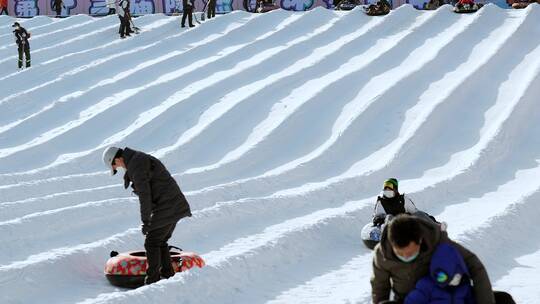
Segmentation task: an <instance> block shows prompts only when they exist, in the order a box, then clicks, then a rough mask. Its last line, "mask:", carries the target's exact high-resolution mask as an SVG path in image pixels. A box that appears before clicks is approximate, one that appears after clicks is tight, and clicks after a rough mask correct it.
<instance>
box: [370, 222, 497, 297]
mask: <svg viewBox="0 0 540 304" xmlns="http://www.w3.org/2000/svg"><path fill="white" fill-rule="evenodd" d="M443 243H448V244H450V245H451V246H452V247H454V248H456V249H457V251H459V253H460V255H461V256H462V257H463V260H464V261H465V264H466V267H467V269H468V271H469V274H470V278H471V280H472V283H473V291H474V299H475V300H476V303H478V304H494V303H495V297H494V294H493V290H492V289H491V282H490V280H489V277H488V274H487V272H486V269H485V268H484V265H483V264H482V262H481V261H480V259H478V257H477V256H476V255H475V254H474V253H472V252H471V251H469V250H468V249H466V248H465V247H463V246H461V245H459V244H458V243H456V242H454V241H452V240H450V238H449V237H448V234H447V233H446V231H442V230H441V228H440V226H439V225H437V224H436V223H434V222H433V221H430V220H428V219H424V218H420V217H417V216H411V215H406V214H400V215H398V216H397V217H396V218H394V219H393V220H392V221H391V222H390V223H389V224H388V225H386V227H385V228H384V230H383V232H382V235H381V241H380V243H379V244H377V245H376V246H375V249H374V252H373V264H372V265H373V266H372V268H373V274H372V276H371V296H372V301H373V303H375V304H378V303H403V301H404V299H405V297H406V296H407V294H409V293H410V292H411V291H413V289H414V287H415V285H416V282H418V280H420V279H421V278H422V277H424V276H426V275H429V267H430V264H431V259H432V256H433V254H434V252H435V250H436V248H437V247H438V246H439V245H440V244H443ZM391 291H393V293H394V300H393V301H389V300H390V293H391ZM443 303H446V302H443Z"/></svg>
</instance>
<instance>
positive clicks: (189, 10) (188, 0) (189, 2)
mask: <svg viewBox="0 0 540 304" xmlns="http://www.w3.org/2000/svg"><path fill="white" fill-rule="evenodd" d="M182 5H183V7H184V14H183V15H182V27H186V17H187V18H188V20H189V27H194V26H195V25H194V24H193V0H182Z"/></svg>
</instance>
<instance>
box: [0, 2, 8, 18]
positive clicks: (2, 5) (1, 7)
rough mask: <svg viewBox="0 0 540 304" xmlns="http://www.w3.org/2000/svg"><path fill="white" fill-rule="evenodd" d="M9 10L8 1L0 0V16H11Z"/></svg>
mask: <svg viewBox="0 0 540 304" xmlns="http://www.w3.org/2000/svg"><path fill="white" fill-rule="evenodd" d="M7 8H8V2H7V0H0V15H4V13H5V14H6V15H9V13H8V10H7Z"/></svg>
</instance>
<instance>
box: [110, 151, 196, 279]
mask: <svg viewBox="0 0 540 304" xmlns="http://www.w3.org/2000/svg"><path fill="white" fill-rule="evenodd" d="M103 162H104V163H105V165H106V166H107V168H109V169H110V170H111V174H112V175H114V174H116V173H117V171H122V172H125V173H124V174H123V178H124V188H126V189H127V188H128V187H129V186H130V185H131V188H133V192H134V193H135V194H137V195H138V196H139V202H140V208H141V221H142V226H141V231H142V234H143V235H144V236H145V242H144V248H145V250H146V258H147V266H148V267H147V269H146V277H145V279H144V283H145V284H152V283H154V282H157V281H159V280H160V279H161V277H164V278H169V277H172V276H173V275H174V274H175V271H174V269H173V266H172V264H171V256H170V252H169V245H168V244H167V242H168V240H169V239H170V238H171V236H172V234H173V232H174V229H175V227H176V224H177V222H178V221H179V220H180V219H182V218H185V217H190V216H191V209H190V206H189V203H188V202H187V200H186V198H185V197H184V194H183V193H182V191H181V190H180V187H179V186H178V184H177V183H176V181H175V180H174V178H173V177H172V176H171V174H170V173H169V171H167V169H166V168H165V166H164V165H163V163H161V161H159V160H158V159H157V158H155V157H153V156H151V155H148V154H146V153H143V152H140V151H135V150H132V149H130V148H124V149H120V148H117V147H109V148H107V149H106V150H105V151H104V152H103Z"/></svg>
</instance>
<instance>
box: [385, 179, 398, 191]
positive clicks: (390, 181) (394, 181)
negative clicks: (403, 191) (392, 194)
mask: <svg viewBox="0 0 540 304" xmlns="http://www.w3.org/2000/svg"><path fill="white" fill-rule="evenodd" d="M386 187H389V188H391V189H392V190H394V191H398V180H397V179H395V178H389V179H387V180H385V181H384V184H383V189H384V188H386Z"/></svg>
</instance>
